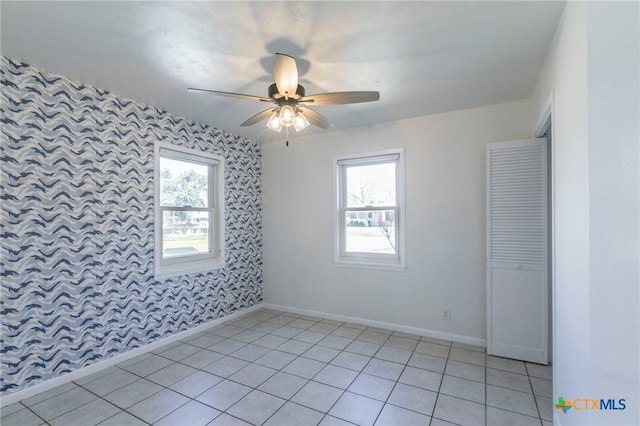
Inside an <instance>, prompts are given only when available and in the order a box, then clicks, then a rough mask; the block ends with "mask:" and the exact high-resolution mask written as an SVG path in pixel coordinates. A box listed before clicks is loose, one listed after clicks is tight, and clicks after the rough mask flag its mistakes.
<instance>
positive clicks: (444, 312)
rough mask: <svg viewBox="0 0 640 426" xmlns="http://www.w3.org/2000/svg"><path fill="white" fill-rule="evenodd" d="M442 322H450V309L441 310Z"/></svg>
mask: <svg viewBox="0 0 640 426" xmlns="http://www.w3.org/2000/svg"><path fill="white" fill-rule="evenodd" d="M442 321H451V309H449V308H446V309H443V310H442Z"/></svg>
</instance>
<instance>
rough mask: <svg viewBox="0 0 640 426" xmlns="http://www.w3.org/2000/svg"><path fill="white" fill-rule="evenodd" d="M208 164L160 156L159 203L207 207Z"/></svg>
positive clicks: (174, 205) (175, 205)
mask: <svg viewBox="0 0 640 426" xmlns="http://www.w3.org/2000/svg"><path fill="white" fill-rule="evenodd" d="M208 191H209V166H205V165H203V164H197V163H191V162H188V161H181V160H174V159H172V158H160V204H161V205H163V206H173V207H186V206H189V207H209V197H208Z"/></svg>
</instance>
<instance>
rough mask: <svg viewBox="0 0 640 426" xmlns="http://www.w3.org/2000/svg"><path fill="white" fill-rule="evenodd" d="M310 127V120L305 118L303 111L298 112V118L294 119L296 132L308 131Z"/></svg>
mask: <svg viewBox="0 0 640 426" xmlns="http://www.w3.org/2000/svg"><path fill="white" fill-rule="evenodd" d="M308 126H309V120H307V117H305V116H304V114H303V113H302V111H297V112H296V118H294V119H293V127H294V128H295V129H296V132H300V131H302V130H304V129H306V128H307V127H308Z"/></svg>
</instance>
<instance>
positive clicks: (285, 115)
mask: <svg viewBox="0 0 640 426" xmlns="http://www.w3.org/2000/svg"><path fill="white" fill-rule="evenodd" d="M295 116H296V113H295V111H294V110H293V108H291V106H289V105H285V106H283V107H282V108H280V122H281V123H282V125H283V126H285V127H291V126H292V125H293V121H294V119H295Z"/></svg>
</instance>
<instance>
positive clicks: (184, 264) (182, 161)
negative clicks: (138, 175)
mask: <svg viewBox="0 0 640 426" xmlns="http://www.w3.org/2000/svg"><path fill="white" fill-rule="evenodd" d="M223 170H224V160H223V158H222V157H221V156H219V155H214V154H210V153H207V152H201V151H196V150H192V149H186V148H182V147H179V146H175V145H171V144H165V143H157V144H156V146H155V188H156V199H155V206H156V207H155V218H156V225H155V230H156V233H155V236H156V248H155V254H156V255H155V276H156V278H168V277H172V276H178V275H184V274H191V273H197V272H206V271H212V270H214V269H218V268H220V267H222V264H223V261H224V240H223V237H224V197H223V191H224V185H223V176H224V174H223Z"/></svg>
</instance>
